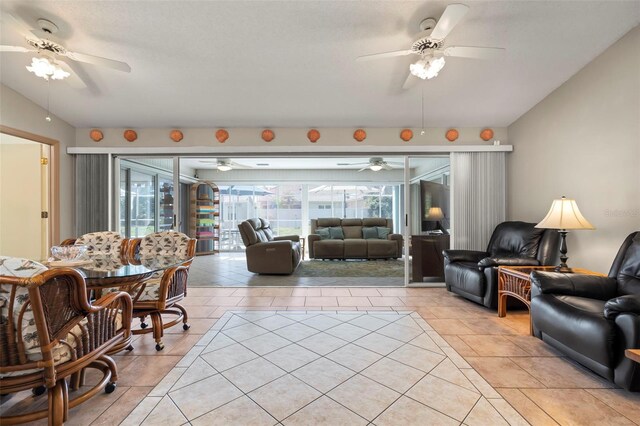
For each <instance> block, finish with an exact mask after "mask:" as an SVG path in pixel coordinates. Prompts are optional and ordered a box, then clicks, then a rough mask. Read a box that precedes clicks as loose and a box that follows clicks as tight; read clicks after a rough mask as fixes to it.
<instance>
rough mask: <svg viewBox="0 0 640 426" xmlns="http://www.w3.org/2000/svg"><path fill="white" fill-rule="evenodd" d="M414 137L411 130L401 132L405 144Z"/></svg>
mask: <svg viewBox="0 0 640 426" xmlns="http://www.w3.org/2000/svg"><path fill="white" fill-rule="evenodd" d="M412 137H413V132H412V131H411V129H402V131H401V132H400V139H402V140H403V141H405V142H409V141H410V140H411V138H412Z"/></svg>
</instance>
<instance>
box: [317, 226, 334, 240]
mask: <svg viewBox="0 0 640 426" xmlns="http://www.w3.org/2000/svg"><path fill="white" fill-rule="evenodd" d="M316 234H318V235H320V239H321V240H328V239H329V238H331V235H330V234H329V228H321V229H316Z"/></svg>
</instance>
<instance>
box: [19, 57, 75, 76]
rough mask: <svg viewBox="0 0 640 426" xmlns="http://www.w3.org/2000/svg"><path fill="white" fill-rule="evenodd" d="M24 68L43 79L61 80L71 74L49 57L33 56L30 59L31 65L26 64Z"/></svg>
mask: <svg viewBox="0 0 640 426" xmlns="http://www.w3.org/2000/svg"><path fill="white" fill-rule="evenodd" d="M26 68H27V71H29V72H32V73H34V74H35V75H37V76H38V77H42V78H44V79H45V80H49V79H52V80H62V79H65V78H67V77H69V76H70V75H71V74H69V73H68V72H66V71H65V70H63V69H62V68H60V65H58V64H57V63H56V62H55V61H54V60H50V59H49V58H42V57H40V58H38V57H34V58H32V59H31V66H28V65H27V67H26Z"/></svg>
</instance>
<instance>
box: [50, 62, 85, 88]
mask: <svg viewBox="0 0 640 426" xmlns="http://www.w3.org/2000/svg"><path fill="white" fill-rule="evenodd" d="M57 62H58V65H60V68H62V69H63V70H65V71H66V72H68V73H69V74H70V75H69V77H67V78H65V79H64V80H63V81H64V82H66V83H67V84H68V85H69V86H71V87H73V88H74V89H86V88H87V84H86V83H85V82H84V80H82V78H81V77H80V76H79V75H78V73H77V72H75V71H74V70H73V69H71V67H70V66H69V64H67V63H66V62H63V61H60V60H59V61H57Z"/></svg>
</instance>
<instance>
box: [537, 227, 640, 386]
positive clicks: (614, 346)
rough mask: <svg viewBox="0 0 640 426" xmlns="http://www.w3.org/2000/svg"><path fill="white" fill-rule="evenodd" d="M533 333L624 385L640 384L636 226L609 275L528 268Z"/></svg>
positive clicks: (639, 240)
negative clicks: (630, 354)
mask: <svg viewBox="0 0 640 426" xmlns="http://www.w3.org/2000/svg"><path fill="white" fill-rule="evenodd" d="M531 321H532V323H533V333H534V335H535V336H537V337H539V338H540V339H542V340H543V341H545V342H547V343H548V344H550V345H551V346H553V347H555V348H556V349H558V350H560V351H561V352H563V353H564V354H566V355H567V356H569V357H570V358H573V359H574V360H576V361H578V362H579V363H580V364H582V365H584V366H585V367H587V368H589V369H591V370H593V371H594V372H596V373H598V374H599V375H601V376H602V377H605V378H607V379H608V380H611V381H613V382H615V384H617V385H618V386H621V387H623V388H625V389H627V390H636V391H638V390H640V364H638V363H636V362H633V361H631V360H630V359H628V358H626V357H625V356H624V351H625V349H630V348H639V347H640V231H639V232H634V233H632V234H631V235H629V236H628V237H627V239H626V240H625V241H624V243H623V244H622V247H620V250H619V251H618V255H617V256H616V258H615V260H614V261H613V265H612V266H611V270H610V271H609V276H607V277H599V276H592V275H578V274H559V273H554V272H538V271H536V272H533V273H532V274H531Z"/></svg>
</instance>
